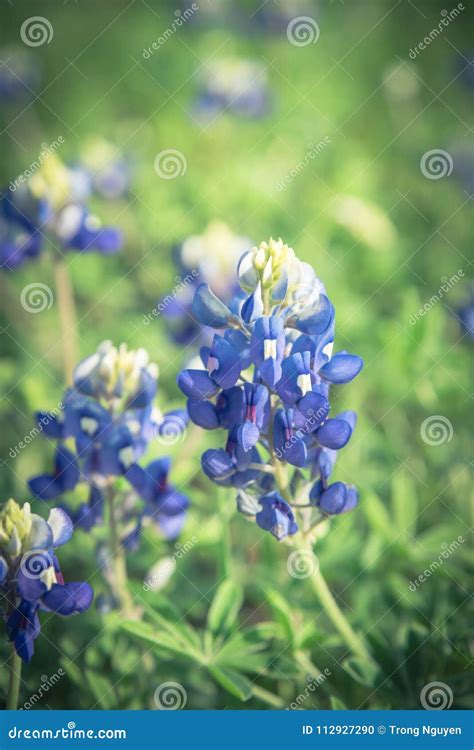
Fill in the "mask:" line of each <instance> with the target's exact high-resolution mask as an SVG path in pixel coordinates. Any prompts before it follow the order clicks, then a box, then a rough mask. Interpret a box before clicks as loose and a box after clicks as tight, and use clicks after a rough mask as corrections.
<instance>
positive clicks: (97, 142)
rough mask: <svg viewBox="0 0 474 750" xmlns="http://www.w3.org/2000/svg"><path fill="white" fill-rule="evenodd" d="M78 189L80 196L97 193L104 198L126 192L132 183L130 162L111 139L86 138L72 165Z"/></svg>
mask: <svg viewBox="0 0 474 750" xmlns="http://www.w3.org/2000/svg"><path fill="white" fill-rule="evenodd" d="M69 170H70V172H71V174H72V179H73V182H74V188H75V192H76V194H77V195H78V196H80V198H81V199H86V198H88V197H89V195H91V194H96V195H98V196H99V197H101V198H104V199H105V200H118V199H120V198H123V197H125V196H126V195H127V193H128V191H129V189H130V184H131V165H130V163H129V161H128V160H127V158H126V157H125V156H124V155H123V154H122V153H121V152H120V150H119V149H117V148H116V147H115V146H114V145H113V144H112V143H109V141H106V140H105V139H103V138H97V137H93V138H89V139H87V140H86V142H85V144H84V146H83V148H82V149H81V152H80V154H79V159H78V161H77V162H75V163H73V164H72V165H70V167H69Z"/></svg>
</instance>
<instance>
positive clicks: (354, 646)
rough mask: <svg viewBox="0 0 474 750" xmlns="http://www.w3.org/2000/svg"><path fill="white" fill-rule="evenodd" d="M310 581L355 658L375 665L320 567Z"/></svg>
mask: <svg viewBox="0 0 474 750" xmlns="http://www.w3.org/2000/svg"><path fill="white" fill-rule="evenodd" d="M307 548H308V549H309V550H310V551H311V552H312V545H311V544H309V545H308V546H307ZM310 581H311V585H312V587H313V591H314V593H315V594H316V596H317V597H318V599H319V601H320V603H321V604H322V606H323V607H324V610H325V612H326V614H327V616H328V617H329V619H330V620H331V622H332V623H333V625H334V626H335V627H336V628H337V630H338V631H339V633H340V634H341V636H342V638H343V639H344V641H345V643H346V644H347V646H348V647H349V648H350V650H351V651H352V653H353V654H354V656H357V657H358V658H360V659H362V660H363V661H365V662H370V663H373V660H372V657H371V655H370V653H369V651H368V649H367V647H366V645H365V643H364V641H363V638H362V637H360V636H358V635H357V634H356V632H355V631H354V630H353V629H352V627H351V626H350V625H349V623H348V621H347V619H346V617H345V615H344V614H343V613H342V611H341V609H340V608H339V605H338V604H337V602H336V600H335V599H334V597H333V595H332V593H331V590H330V588H329V586H328V585H327V583H326V581H325V579H324V576H323V574H322V573H321V571H320V570H319V566H316V568H315V570H314V572H313V573H312V574H311V577H310Z"/></svg>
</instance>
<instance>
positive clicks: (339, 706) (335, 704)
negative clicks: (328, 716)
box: [329, 695, 347, 711]
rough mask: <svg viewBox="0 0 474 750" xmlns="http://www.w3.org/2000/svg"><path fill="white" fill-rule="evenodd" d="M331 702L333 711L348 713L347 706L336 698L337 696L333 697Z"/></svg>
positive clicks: (330, 699)
mask: <svg viewBox="0 0 474 750" xmlns="http://www.w3.org/2000/svg"><path fill="white" fill-rule="evenodd" d="M329 701H330V703H331V708H332V710H333V711H347V706H346V704H345V703H344V702H343V701H341V699H340V698H336V696H335V695H331V696H330V698H329Z"/></svg>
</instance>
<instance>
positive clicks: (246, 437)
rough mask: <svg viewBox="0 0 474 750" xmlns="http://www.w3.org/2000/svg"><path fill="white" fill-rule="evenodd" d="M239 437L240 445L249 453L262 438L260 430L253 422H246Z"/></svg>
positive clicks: (239, 432) (240, 430)
mask: <svg viewBox="0 0 474 750" xmlns="http://www.w3.org/2000/svg"><path fill="white" fill-rule="evenodd" d="M237 437H238V440H239V443H240V445H241V446H242V448H243V449H244V451H246V452H247V451H249V450H250V449H251V448H253V447H254V445H256V444H257V442H258V439H259V437H260V430H259V429H258V427H257V425H256V424H253V422H249V421H246V422H244V424H243V425H242V426H241V427H239V430H238V433H237Z"/></svg>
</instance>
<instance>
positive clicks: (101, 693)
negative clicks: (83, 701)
mask: <svg viewBox="0 0 474 750" xmlns="http://www.w3.org/2000/svg"><path fill="white" fill-rule="evenodd" d="M84 674H85V678H86V681H87V685H88V686H89V689H90V691H91V693H92V695H93V696H94V698H95V699H96V701H97V705H98V706H99V707H100V708H102V709H104V710H110V709H112V708H116V707H117V700H116V696H115V694H114V690H113V685H112V683H111V682H110V681H109V680H108V679H107V678H106V677H104V676H103V675H102V674H99V673H98V672H95V671H94V672H93V671H92V670H91V669H86V671H85V673H84Z"/></svg>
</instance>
